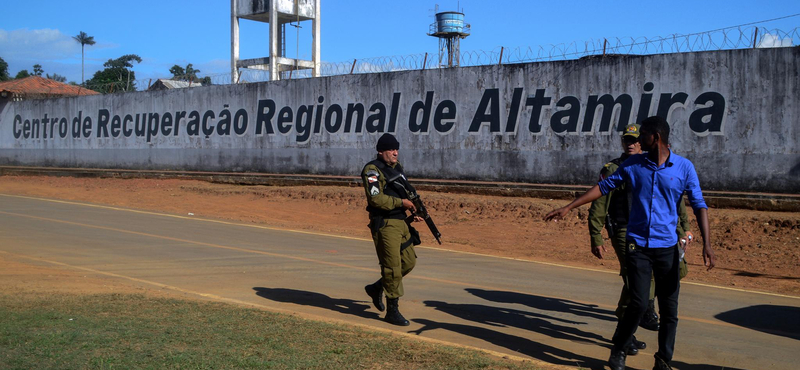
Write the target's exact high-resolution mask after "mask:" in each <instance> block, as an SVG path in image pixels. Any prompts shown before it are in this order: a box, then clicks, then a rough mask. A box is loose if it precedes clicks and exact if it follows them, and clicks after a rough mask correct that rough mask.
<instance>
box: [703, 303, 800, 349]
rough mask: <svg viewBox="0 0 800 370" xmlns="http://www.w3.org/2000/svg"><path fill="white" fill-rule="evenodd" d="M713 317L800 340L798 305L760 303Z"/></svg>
mask: <svg viewBox="0 0 800 370" xmlns="http://www.w3.org/2000/svg"><path fill="white" fill-rule="evenodd" d="M714 317H715V318H717V319H719V320H721V321H724V322H727V323H731V324H734V325H739V326H741V327H744V328H748V329H752V330H757V331H760V332H763V333H769V334H772V335H778V336H782V337H787V338H792V339H795V340H800V307H792V306H775V305H767V304H762V305H756V306H750V307H742V308H738V309H735V310H731V311H727V312H722V313H719V314H717V315H715V316H714Z"/></svg>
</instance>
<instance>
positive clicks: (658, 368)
mask: <svg viewBox="0 0 800 370" xmlns="http://www.w3.org/2000/svg"><path fill="white" fill-rule="evenodd" d="M654 357H655V358H656V364H655V365H653V370H672V367H671V366H669V362H667V361H666V360H664V359H662V358H661V357H660V356H658V353H656V355H655V356H654Z"/></svg>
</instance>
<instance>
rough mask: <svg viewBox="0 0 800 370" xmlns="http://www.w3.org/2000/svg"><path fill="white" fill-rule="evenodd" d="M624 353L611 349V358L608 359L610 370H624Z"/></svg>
mask: <svg viewBox="0 0 800 370" xmlns="http://www.w3.org/2000/svg"><path fill="white" fill-rule="evenodd" d="M625 357H627V355H626V354H625V351H623V350H618V349H614V348H611V357H609V358H608V367H609V368H611V370H625Z"/></svg>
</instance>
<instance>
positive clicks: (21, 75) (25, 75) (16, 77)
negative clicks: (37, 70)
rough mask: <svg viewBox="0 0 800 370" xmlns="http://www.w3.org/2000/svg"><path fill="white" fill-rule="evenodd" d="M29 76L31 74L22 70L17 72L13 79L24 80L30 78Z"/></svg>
mask: <svg viewBox="0 0 800 370" xmlns="http://www.w3.org/2000/svg"><path fill="white" fill-rule="evenodd" d="M30 76H31V73H30V72H28V70H27V69H23V70H21V71H19V72H17V75H16V76H14V78H15V79H20V78H25V77H30Z"/></svg>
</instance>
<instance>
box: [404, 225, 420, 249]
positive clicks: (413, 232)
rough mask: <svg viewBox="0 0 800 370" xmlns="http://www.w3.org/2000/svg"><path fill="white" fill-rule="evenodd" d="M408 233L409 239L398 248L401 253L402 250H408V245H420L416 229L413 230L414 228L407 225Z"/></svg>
mask: <svg viewBox="0 0 800 370" xmlns="http://www.w3.org/2000/svg"><path fill="white" fill-rule="evenodd" d="M408 232H409V233H411V237H410V238H409V239H408V241H406V242H405V243H403V245H401V246H400V250H401V251H402V250H403V249H406V248H408V245H407V244H409V245H410V244H414V245H420V244H422V239H420V237H419V231H417V229H415V228H414V226H411V225H408Z"/></svg>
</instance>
